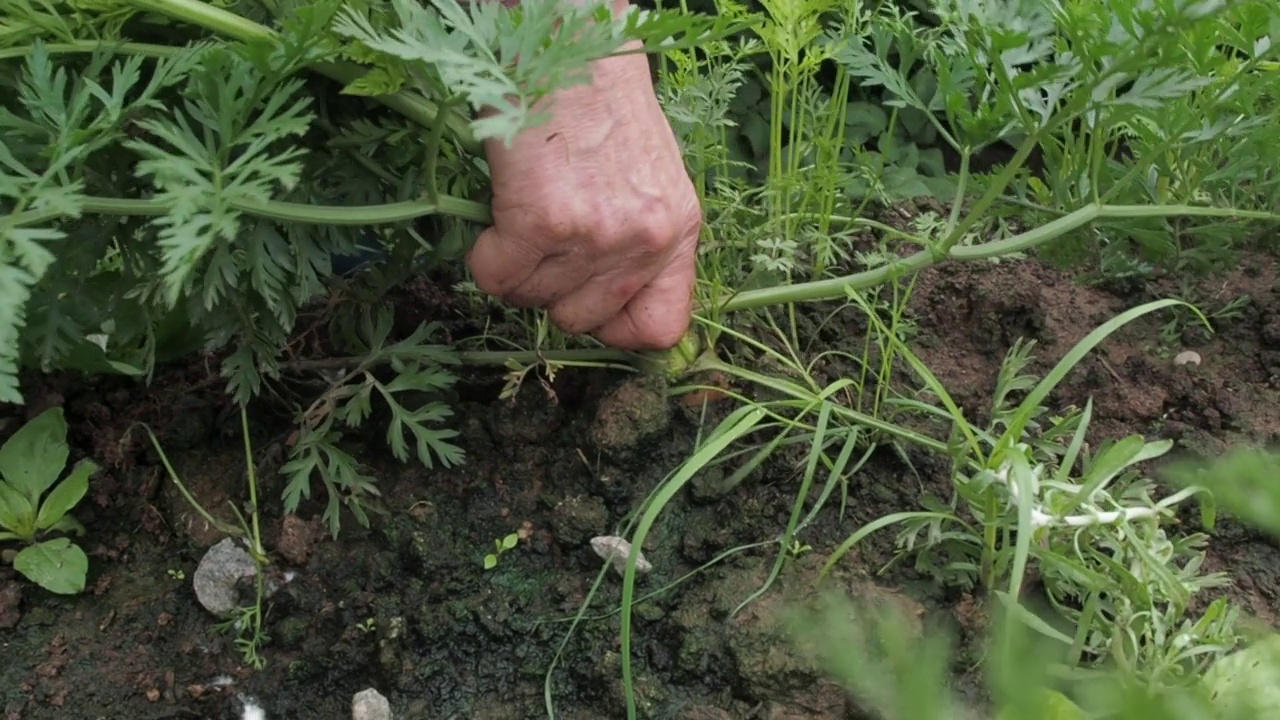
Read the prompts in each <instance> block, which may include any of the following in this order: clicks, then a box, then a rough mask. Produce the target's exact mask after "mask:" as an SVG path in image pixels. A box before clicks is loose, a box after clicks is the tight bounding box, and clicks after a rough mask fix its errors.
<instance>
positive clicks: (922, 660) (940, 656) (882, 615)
mask: <svg viewBox="0 0 1280 720" xmlns="http://www.w3.org/2000/svg"><path fill="white" fill-rule="evenodd" d="M1278 466H1280V460H1278V459H1277V456H1276V454H1275V453H1274V452H1271V451H1267V450H1262V449H1258V448H1249V447H1239V448H1235V449H1233V450H1231V451H1229V452H1227V453H1226V454H1224V455H1223V456H1221V457H1218V458H1212V459H1208V460H1191V459H1182V460H1179V461H1176V462H1174V463H1172V464H1171V465H1169V466H1167V467H1166V469H1165V474H1166V475H1168V477H1169V478H1170V480H1171V481H1172V482H1173V483H1174V484H1175V485H1177V486H1181V487H1183V488H1197V489H1200V488H1207V489H1209V491H1210V492H1212V494H1213V495H1214V498H1215V501H1216V503H1217V504H1218V505H1219V507H1220V508H1222V509H1223V510H1225V511H1227V512H1229V513H1232V514H1234V515H1235V516H1237V517H1239V518H1241V519H1244V520H1245V521H1246V522H1247V523H1248V524H1250V525H1252V526H1254V527H1257V528H1259V529H1261V530H1263V531H1264V532H1267V533H1268V534H1271V535H1275V534H1276V532H1277V529H1280V486H1277V485H1276V483H1274V482H1271V481H1270V479H1272V478H1273V477H1274V470H1275V468H1276V467H1278ZM1264 475H1265V477H1266V478H1268V481H1266V482H1262V481H1261V480H1262V478H1263V476H1264ZM1025 611H1026V609H1025V608H1024V607H1023V606H1022V605H1021V604H1020V603H1018V602H1016V601H1015V603H1014V604H1011V605H1005V606H1002V607H1000V608H997V610H996V613H997V615H1000V616H1003V617H999V618H997V620H996V622H994V623H993V624H992V627H993V628H994V630H993V631H992V632H991V633H990V634H989V635H988V642H987V646H986V647H987V654H986V663H985V668H986V669H985V672H984V677H985V680H986V683H985V686H986V688H985V689H986V690H987V691H988V692H987V693H986V698H985V702H978V703H974V702H965V701H961V700H960V699H958V698H956V697H954V696H952V695H951V694H950V693H949V692H948V690H947V677H946V674H947V671H948V662H949V661H950V660H951V659H952V656H951V647H950V643H949V637H948V635H947V633H945V632H944V631H942V630H941V629H940V628H937V627H927V628H924V629H923V631H917V630H914V629H912V628H911V627H910V625H909V623H908V621H907V619H906V618H905V616H904V615H903V614H902V612H901V611H900V610H897V609H896V608H893V607H892V606H886V605H883V604H881V605H876V606H864V605H863V604H860V603H856V602H854V601H852V600H850V599H848V598H846V597H844V596H842V595H841V594H839V593H838V592H835V591H830V590H829V591H826V592H824V593H822V594H820V595H818V596H816V599H815V600H814V601H813V602H810V603H806V604H804V605H802V606H797V607H795V608H794V609H793V612H792V616H791V619H792V628H793V630H794V633H795V637H796V638H797V640H798V649H799V650H801V651H805V652H809V653H812V654H813V655H814V657H815V659H817V660H818V661H819V662H820V663H821V665H822V667H823V668H824V669H825V670H826V671H827V672H828V673H829V674H830V675H831V676H832V677H833V678H835V679H836V680H838V681H839V682H841V683H842V684H843V685H845V686H846V687H847V688H848V689H849V690H850V691H851V692H852V693H853V694H854V696H855V697H857V698H858V700H859V701H860V702H861V703H863V704H864V705H865V706H867V707H869V708H873V709H874V710H875V711H877V712H878V713H879V714H880V716H881V717H884V718H886V720H944V719H945V720H955V719H956V718H964V719H965V720H968V719H969V718H973V719H974V720H977V719H978V718H986V717H993V716H994V717H995V718H996V719H997V720H1083V718H1090V719H1092V718H1099V719H1102V718H1105V719H1108V720H1111V719H1115V720H1167V719H1168V718H1179V719H1180V720H1262V719H1263V718H1267V717H1270V716H1271V715H1272V714H1273V713H1274V711H1275V701H1276V697H1277V696H1276V685H1275V682H1274V679H1275V677H1276V674H1277V673H1278V672H1280V635H1278V634H1276V632H1275V631H1274V630H1273V629H1271V628H1266V629H1263V630H1262V631H1260V632H1258V633H1256V634H1255V635H1253V636H1252V637H1251V638H1250V639H1249V640H1248V641H1247V642H1246V644H1245V646H1244V647H1241V648H1239V649H1237V650H1234V651H1232V652H1228V653H1222V654H1218V655H1217V657H1216V658H1215V659H1214V660H1213V661H1212V663H1211V665H1210V666H1209V667H1208V668H1207V669H1206V670H1204V671H1203V672H1200V673H1196V674H1194V675H1191V676H1189V677H1187V678H1186V679H1185V682H1183V683H1179V684H1177V685H1174V686H1168V685H1160V686H1153V685H1151V684H1149V683H1148V682H1145V681H1144V679H1143V678H1141V677H1137V676H1135V675H1133V674H1132V673H1131V669H1130V668H1126V667H1124V666H1123V665H1109V666H1107V667H1106V668H1105V670H1104V671H1103V672H1098V673H1091V674H1087V675H1081V674H1074V673H1070V672H1065V670H1068V669H1069V666H1070V663H1071V662H1072V661H1073V659H1074V657H1075V656H1074V655H1073V653H1072V652H1071V651H1070V649H1065V648H1063V647H1061V646H1060V645H1058V644H1056V643H1055V642H1054V641H1053V640H1052V639H1050V638H1046V637H1045V636H1043V635H1040V634H1037V633H1036V632H1034V630H1033V629H1031V628H1028V627H1026V626H1025V624H1023V623H1021V622H1018V621H1007V620H1005V619H1004V618H1008V617H1011V616H1012V615H1016V614H1019V613H1022V612H1025Z"/></svg>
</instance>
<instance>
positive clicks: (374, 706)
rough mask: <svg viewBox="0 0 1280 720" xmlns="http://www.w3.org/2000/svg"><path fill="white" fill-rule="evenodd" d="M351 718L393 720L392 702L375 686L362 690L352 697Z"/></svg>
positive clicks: (359, 719) (358, 719) (357, 719)
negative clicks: (374, 687) (375, 688)
mask: <svg viewBox="0 0 1280 720" xmlns="http://www.w3.org/2000/svg"><path fill="white" fill-rule="evenodd" d="M351 720H391V703H390V702H387V699H386V698H385V697H383V695H382V693H380V692H378V691H377V690H374V689H373V688H368V689H367V690H361V691H360V692H358V693H356V696H355V697H354V698H352V699H351Z"/></svg>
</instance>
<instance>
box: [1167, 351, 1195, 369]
mask: <svg viewBox="0 0 1280 720" xmlns="http://www.w3.org/2000/svg"><path fill="white" fill-rule="evenodd" d="M1173 364H1174V365H1187V364H1191V365H1199V364H1200V353H1198V352H1196V351H1195V350H1183V351H1182V352H1180V353H1178V354H1177V355H1176V356H1174V358H1173Z"/></svg>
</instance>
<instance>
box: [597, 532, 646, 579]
mask: <svg viewBox="0 0 1280 720" xmlns="http://www.w3.org/2000/svg"><path fill="white" fill-rule="evenodd" d="M591 549H592V550H595V551H596V554H597V555H599V556H600V557H601V558H603V559H605V560H608V561H609V562H611V563H613V569H614V570H617V571H618V572H619V573H625V572H626V571H627V560H628V559H629V558H630V557H631V543H629V542H627V541H626V540H623V539H622V538H620V537H618V536H617V535H600V536H597V537H593V538H591ZM652 569H653V566H652V565H650V564H649V561H648V560H645V559H644V553H643V552H641V551H639V550H636V572H638V573H647V572H649V571H650V570H652Z"/></svg>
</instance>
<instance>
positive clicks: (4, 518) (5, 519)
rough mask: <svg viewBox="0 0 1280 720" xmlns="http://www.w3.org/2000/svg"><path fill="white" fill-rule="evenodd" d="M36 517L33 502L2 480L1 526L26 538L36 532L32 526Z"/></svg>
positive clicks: (0, 497)
mask: <svg viewBox="0 0 1280 720" xmlns="http://www.w3.org/2000/svg"><path fill="white" fill-rule="evenodd" d="M34 518H35V510H34V509H33V508H32V507H31V503H30V502H28V501H27V499H26V498H25V497H23V496H22V494H21V493H19V492H18V491H17V490H14V489H13V488H12V487H10V486H9V485H8V484H7V483H5V482H0V528H5V529H6V530H10V531H12V532H13V533H14V534H15V535H17V536H18V537H23V538H26V537H28V536H30V535H31V534H32V533H34V532H35V529H34V528H33V527H32V520H33V519H34Z"/></svg>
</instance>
